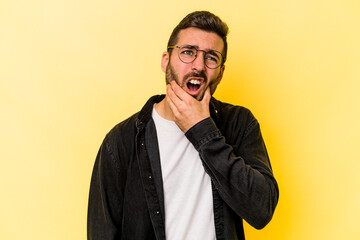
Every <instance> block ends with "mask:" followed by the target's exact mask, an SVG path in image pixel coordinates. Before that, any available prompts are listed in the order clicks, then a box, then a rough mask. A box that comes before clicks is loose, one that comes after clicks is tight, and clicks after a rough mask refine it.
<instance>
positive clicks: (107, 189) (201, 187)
mask: <svg viewBox="0 0 360 240" xmlns="http://www.w3.org/2000/svg"><path fill="white" fill-rule="evenodd" d="M227 33H228V28H227V25H226V24H225V23H224V22H222V21H221V20H220V19H219V18H218V17H217V16H215V15H213V14H212V13H209V12H206V11H201V12H193V13H191V14H189V15H188V16H186V17H185V18H184V19H183V20H182V21H181V22H180V23H179V25H178V26H177V27H176V28H175V29H174V31H173V33H172V35H171V36H170V39H169V43H168V50H167V52H165V53H163V55H162V62H161V67H162V70H163V71H164V72H165V73H166V83H167V91H166V96H153V97H152V98H150V99H149V100H148V102H147V103H146V104H145V106H144V107H143V109H142V110H141V111H140V112H138V113H136V114H135V115H133V116H132V117H130V118H128V119H127V120H125V121H123V122H121V123H120V124H118V125H117V126H115V127H114V128H113V129H112V130H111V131H110V132H109V133H108V135H107V136H106V138H105V140H104V142H103V144H102V146H101V148H100V150H99V153H98V156H97V158H96V162H95V166H94V171H93V175H92V179H91V187H90V194H89V211H88V238H89V239H165V238H166V239H171V240H173V239H245V237H244V230H243V225H242V219H244V220H246V221H247V222H248V223H249V224H251V225H252V226H254V227H255V228H258V229H260V228H263V227H264V226H265V225H266V224H267V223H268V222H269V221H270V220H271V218H272V215H273V212H274V210H275V207H276V204H277V201H278V186H277V183H276V180H275V178H274V176H273V173H272V169H271V165H270V162H269V159H268V155H267V152H266V148H265V145H264V142H263V139H262V136H261V132H260V128H259V124H258V122H257V120H256V119H255V118H254V117H253V115H252V114H251V113H250V111H249V110H247V109H245V108H243V107H239V106H233V105H230V104H226V103H222V102H220V101H218V100H216V99H214V98H212V97H211V95H212V94H213V93H214V92H215V89H216V87H217V85H218V84H219V82H220V80H221V79H222V76H223V73H224V70H225V66H224V63H225V60H226V54H227V41H226V36H227Z"/></svg>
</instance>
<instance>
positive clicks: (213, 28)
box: [168, 11, 229, 64]
mask: <svg viewBox="0 0 360 240" xmlns="http://www.w3.org/2000/svg"><path fill="white" fill-rule="evenodd" d="M190 27H195V28H199V29H201V30H204V31H207V32H214V33H216V34H217V35H219V37H221V39H222V40H223V42H224V49H223V52H222V54H223V56H224V62H225V60H226V55H227V40H226V36H227V35H228V33H229V27H228V26H227V25H226V23H225V22H223V21H222V20H221V19H220V18H219V17H218V16H216V15H215V14H213V13H211V12H208V11H195V12H192V13H189V14H188V15H187V16H186V17H185V18H184V19H183V20H181V22H180V23H179V24H178V25H177V26H176V27H175V28H174V30H173V32H172V33H171V35H170V38H169V42H168V46H174V45H175V44H176V43H177V41H178V35H179V32H180V31H181V30H183V29H186V28H190ZM168 51H169V53H170V54H171V49H168ZM224 62H223V63H224ZM223 63H222V64H223Z"/></svg>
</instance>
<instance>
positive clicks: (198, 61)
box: [192, 51, 205, 72]
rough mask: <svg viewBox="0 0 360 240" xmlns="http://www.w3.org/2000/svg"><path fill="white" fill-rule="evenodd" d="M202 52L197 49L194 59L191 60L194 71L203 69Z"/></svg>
mask: <svg viewBox="0 0 360 240" xmlns="http://www.w3.org/2000/svg"><path fill="white" fill-rule="evenodd" d="M204 54H205V53H204V52H202V51H198V52H197V55H196V58H195V60H194V61H193V62H192V69H193V70H196V71H199V72H201V71H203V70H204V69H205V62H204V61H205V59H204Z"/></svg>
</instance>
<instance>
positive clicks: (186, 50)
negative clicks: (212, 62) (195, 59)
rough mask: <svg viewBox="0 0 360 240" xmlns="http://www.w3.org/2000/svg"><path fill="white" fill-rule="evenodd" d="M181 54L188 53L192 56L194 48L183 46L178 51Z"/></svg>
mask: <svg viewBox="0 0 360 240" xmlns="http://www.w3.org/2000/svg"><path fill="white" fill-rule="evenodd" d="M180 53H181V54H182V55H189V56H192V55H194V54H195V50H194V49H190V48H184V49H182V50H181V52H180Z"/></svg>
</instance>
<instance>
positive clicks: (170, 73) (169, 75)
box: [165, 62, 220, 101]
mask: <svg viewBox="0 0 360 240" xmlns="http://www.w3.org/2000/svg"><path fill="white" fill-rule="evenodd" d="M190 77H201V78H203V79H204V83H205V84H208V87H209V88H210V94H211V96H212V95H213V94H214V92H215V90H216V87H217V85H218V84H219V82H220V74H219V75H218V76H217V78H216V79H214V80H211V81H210V82H209V81H208V78H207V76H206V75H205V73H204V71H201V72H199V73H196V72H190V73H188V74H186V75H185V76H184V77H183V79H182V81H181V82H180V81H179V77H178V75H177V74H176V73H175V70H174V68H173V67H172V66H171V64H170V62H169V63H168V65H167V67H166V75H165V81H166V84H170V82H171V81H175V82H176V83H177V84H178V85H179V86H180V87H181V88H182V89H185V88H186V86H185V84H186V79H189V78H190ZM205 89H206V88H205ZM204 94H205V90H204V91H203V92H201V93H200V95H197V96H192V97H193V98H195V99H197V100H199V101H201V100H202V99H203V97H204Z"/></svg>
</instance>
